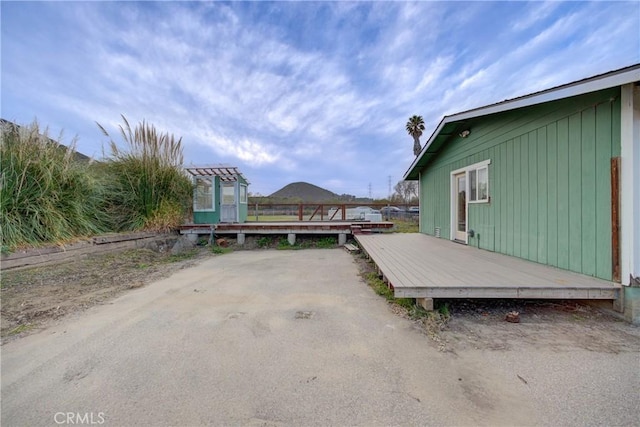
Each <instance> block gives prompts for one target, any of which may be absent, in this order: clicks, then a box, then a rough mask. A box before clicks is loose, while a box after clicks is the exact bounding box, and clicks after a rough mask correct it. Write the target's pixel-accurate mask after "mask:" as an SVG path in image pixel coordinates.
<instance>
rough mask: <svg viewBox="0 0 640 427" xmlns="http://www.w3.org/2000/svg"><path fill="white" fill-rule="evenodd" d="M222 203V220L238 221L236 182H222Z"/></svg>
mask: <svg viewBox="0 0 640 427" xmlns="http://www.w3.org/2000/svg"><path fill="white" fill-rule="evenodd" d="M220 190H221V191H220V193H221V194H222V203H221V206H220V222H237V221H238V217H237V212H238V204H237V197H236V183H235V182H223V183H221V184H220Z"/></svg>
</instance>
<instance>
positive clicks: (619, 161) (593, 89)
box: [404, 64, 640, 285]
mask: <svg viewBox="0 0 640 427" xmlns="http://www.w3.org/2000/svg"><path fill="white" fill-rule="evenodd" d="M639 85H640V64H637V65H634V66H631V67H627V68H623V69H620V70H616V71H612V72H609V73H606V74H602V75H598V76H594V77H591V78H588V79H585V80H581V81H577V82H573V83H570V84H566V85H563V86H559V87H555V88H552V89H548V90H544V91H541V92H537V93H534V94H531V95H527V96H523V97H519V98H515V99H511V100H507V101H504V102H500V103H497V104H492V105H488V106H485V107H481V108H477V109H474V110H470V111H465V112H461V113H458V114H453V115H450V116H446V117H444V118H443V119H442V121H441V122H440V123H439V125H438V127H437V128H436V129H435V131H434V132H433V134H432V135H431V137H430V138H429V139H428V141H426V142H425V146H424V147H423V149H422V151H421V153H420V154H419V155H418V156H417V157H416V159H415V160H414V161H413V163H412V164H411V166H410V167H409V169H408V171H407V172H406V174H405V176H404V178H405V179H406V180H418V181H419V183H420V231H421V232H422V233H426V234H429V235H433V236H437V237H440V238H443V239H450V240H455V241H458V242H460V243H462V244H467V245H469V246H474V247H477V248H480V249H485V250H489V251H495V252H500V253H503V254H507V255H512V256H515V257H519V258H524V259H526V260H530V261H534V262H538V263H542V264H548V265H551V266H555V267H559V268H562V269H566V270H571V271H575V272H578V273H582V274H587V275H591V276H595V277H598V278H602V279H605V280H610V281H617V282H621V283H622V284H624V285H630V284H631V285H634V284H636V285H638V277H639V276H640V88H639Z"/></svg>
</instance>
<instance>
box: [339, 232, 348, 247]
mask: <svg viewBox="0 0 640 427" xmlns="http://www.w3.org/2000/svg"><path fill="white" fill-rule="evenodd" d="M345 243H347V234H346V233H340V234H338V246H344V244H345Z"/></svg>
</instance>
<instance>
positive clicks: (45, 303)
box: [0, 247, 640, 354]
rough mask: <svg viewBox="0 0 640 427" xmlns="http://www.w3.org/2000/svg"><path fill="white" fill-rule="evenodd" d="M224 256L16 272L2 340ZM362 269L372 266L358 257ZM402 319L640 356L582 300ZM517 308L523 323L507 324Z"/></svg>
mask: <svg viewBox="0 0 640 427" xmlns="http://www.w3.org/2000/svg"><path fill="white" fill-rule="evenodd" d="M211 256H223V255H216V254H214V253H212V252H211V251H210V250H209V249H208V248H204V247H198V248H196V249H194V250H193V251H192V252H189V253H186V254H184V255H181V256H171V255H169V254H166V253H157V252H153V251H151V250H145V249H137V250H129V251H124V252H119V253H112V254H100V255H94V256H91V257H88V258H84V259H81V260H77V261H74V262H69V263H65V264H59V265H54V266H46V267H38V268H31V269H25V270H18V271H12V270H10V271H6V272H2V275H1V277H0V283H1V299H2V306H1V314H2V319H1V339H2V343H6V342H8V341H10V340H13V339H16V338H18V337H21V336H25V335H28V334H31V333H33V332H36V331H38V330H41V329H43V328H46V327H47V325H48V324H50V323H51V322H55V321H57V320H58V319H61V318H62V317H64V316H67V315H69V314H73V313H77V312H79V311H82V310H85V309H87V308H88V307H91V306H93V305H96V304H105V303H108V302H109V301H110V300H112V299H113V298H115V297H116V296H118V295H120V294H122V293H123V292H126V291H127V290H129V289H134V288H138V287H141V286H144V285H146V284H148V283H151V282H153V281H156V280H158V279H160V278H163V277H167V276H169V275H170V274H171V273H172V272H174V271H176V270H178V269H183V268H188V267H190V266H193V265H195V264H196V263H198V262H199V261H201V260H203V259H205V258H207V257H211ZM354 260H355V262H357V263H358V265H359V268H360V271H361V272H363V273H364V272H367V271H371V268H372V267H371V265H370V264H368V263H367V261H366V260H364V259H363V258H362V257H360V256H354ZM389 307H390V310H392V311H394V312H395V313H396V314H397V315H399V316H402V317H405V318H407V319H410V320H412V321H413V322H414V325H415V327H416V328H418V329H419V330H420V331H422V332H423V333H424V334H425V335H427V336H428V337H430V339H431V340H432V341H433V343H434V345H436V346H437V347H438V348H439V349H440V350H441V351H444V352H451V353H454V354H455V353H456V351H462V350H466V349H476V350H505V351H506V350H509V349H512V348H514V347H518V348H523V347H527V346H535V347H540V346H544V347H546V348H549V349H550V350H556V351H569V350H571V349H575V348H581V349H586V350H590V351H596V352H604V353H620V352H628V351H635V352H640V328H638V327H634V326H632V325H630V324H628V323H626V322H625V321H623V320H621V319H619V318H617V317H615V316H613V315H612V314H610V313H608V312H606V311H603V310H601V309H598V308H595V307H593V306H591V305H587V304H586V303H585V302H581V301H557V300H553V301H546V300H438V301H436V312H435V313H434V314H433V315H429V316H425V315H424V313H422V315H418V316H416V313H415V312H411V311H410V310H407V309H405V308H403V307H400V306H398V305H396V304H390V305H389ZM513 311H516V312H518V314H519V317H520V323H510V322H507V321H505V316H506V314H507V313H509V312H513Z"/></svg>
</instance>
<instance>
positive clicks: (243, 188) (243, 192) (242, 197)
mask: <svg viewBox="0 0 640 427" xmlns="http://www.w3.org/2000/svg"><path fill="white" fill-rule="evenodd" d="M247 201H248V199H247V186H246V185H245V184H240V203H245V204H246V203H247Z"/></svg>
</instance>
